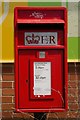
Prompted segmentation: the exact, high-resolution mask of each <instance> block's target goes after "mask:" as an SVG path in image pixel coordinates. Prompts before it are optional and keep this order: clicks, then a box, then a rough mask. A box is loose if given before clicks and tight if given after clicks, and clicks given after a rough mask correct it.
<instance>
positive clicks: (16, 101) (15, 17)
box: [14, 7, 68, 112]
mask: <svg viewBox="0 0 80 120" xmlns="http://www.w3.org/2000/svg"><path fill="white" fill-rule="evenodd" d="M18 10H42V11H44V10H53V11H55V10H58V11H59V10H63V11H64V15H63V16H64V21H63V20H59V21H57V19H54V21H53V20H52V19H50V20H41V21H39V20H37V21H35V20H32V21H29V20H27V21H26V20H20V19H18V18H17V14H18ZM30 22H31V23H32V24H38V23H39V24H41V23H43V24H45V23H49V24H52V23H53V24H55V23H60V22H61V23H63V24H64V23H65V29H64V33H65V35H64V46H58V48H57V47H56V46H54V47H52V46H43V49H46V50H47V49H53V48H54V49H62V48H64V47H65V50H64V66H65V75H64V79H65V80H64V83H65V86H64V89H65V95H64V96H65V97H64V98H65V107H64V108H50V109H36V108H35V109H23V108H22V109H20V108H19V98H18V92H19V87H18V84H19V78H18V70H19V69H18V66H19V65H18V59H19V58H18V50H20V49H24V50H25V49H34V50H36V49H40V50H41V49H42V46H36V47H35V46H18V38H17V30H18V28H17V25H18V24H20V23H21V24H26V23H28V24H30ZM14 49H15V50H14V52H15V103H16V104H15V108H16V112H21V111H23V112H49V111H51V112H56V111H57V112H61V111H65V110H67V109H68V98H67V94H68V77H67V76H68V68H67V10H66V8H65V7H16V8H15V10H14Z"/></svg>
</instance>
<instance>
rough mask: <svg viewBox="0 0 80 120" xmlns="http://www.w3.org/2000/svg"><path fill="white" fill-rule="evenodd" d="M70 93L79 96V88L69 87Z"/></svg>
mask: <svg viewBox="0 0 80 120" xmlns="http://www.w3.org/2000/svg"><path fill="white" fill-rule="evenodd" d="M68 94H69V95H71V96H74V97H77V96H78V89H77V88H69V89H68Z"/></svg>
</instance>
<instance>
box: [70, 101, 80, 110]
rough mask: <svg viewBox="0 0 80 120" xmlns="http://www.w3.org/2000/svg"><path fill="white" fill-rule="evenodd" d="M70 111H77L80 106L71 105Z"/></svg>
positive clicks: (76, 104)
mask: <svg viewBox="0 0 80 120" xmlns="http://www.w3.org/2000/svg"><path fill="white" fill-rule="evenodd" d="M69 109H70V111H71V110H75V111H77V110H78V109H79V104H78V103H74V104H69Z"/></svg>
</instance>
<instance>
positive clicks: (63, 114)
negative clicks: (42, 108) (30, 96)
mask: <svg viewBox="0 0 80 120" xmlns="http://www.w3.org/2000/svg"><path fill="white" fill-rule="evenodd" d="M66 115H67V112H60V113H59V112H54V113H48V114H47V118H56V119H58V118H66Z"/></svg>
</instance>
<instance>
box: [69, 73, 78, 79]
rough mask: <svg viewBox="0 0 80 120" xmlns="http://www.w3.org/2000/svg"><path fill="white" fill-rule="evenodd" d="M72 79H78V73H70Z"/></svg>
mask: <svg viewBox="0 0 80 120" xmlns="http://www.w3.org/2000/svg"><path fill="white" fill-rule="evenodd" d="M70 80H72V81H74V80H78V75H75V74H72V75H70Z"/></svg>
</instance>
